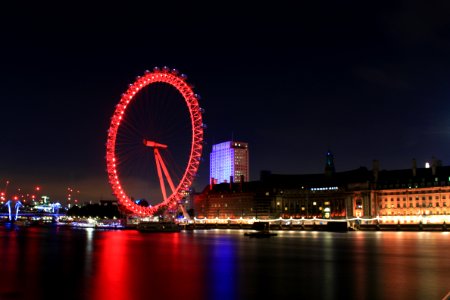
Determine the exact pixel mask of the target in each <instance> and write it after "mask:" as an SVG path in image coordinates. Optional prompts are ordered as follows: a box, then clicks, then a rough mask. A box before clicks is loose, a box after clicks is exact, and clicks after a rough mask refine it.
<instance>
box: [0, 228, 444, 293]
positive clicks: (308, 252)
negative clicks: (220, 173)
mask: <svg viewBox="0 0 450 300" xmlns="http://www.w3.org/2000/svg"><path fill="white" fill-rule="evenodd" d="M243 233H244V231H242V230H199V231H194V232H192V231H191V232H190V231H182V232H180V233H161V234H160V233H154V234H143V233H139V232H137V231H135V230H93V229H75V230H74V229H70V228H61V227H60V228H57V227H55V228H39V227H29V228H8V227H0V258H1V259H0V299H2V300H3V299H83V300H85V299H86V300H90V299H92V300H94V299H95V300H102V299H108V300H111V299H199V300H201V299H256V298H260V297H261V298H262V297H264V298H266V299H267V298H269V299H270V298H273V299H281V298H284V297H291V298H293V297H295V298H298V299H300V298H302V299H442V297H444V295H446V294H447V293H448V292H449V291H450V281H449V280H448V278H449V277H448V274H450V255H448V245H449V242H448V241H449V238H450V236H449V233H448V232H348V233H331V232H305V231H303V232H278V236H276V237H272V238H269V239H254V238H248V237H245V236H244V235H243ZM61 290H62V291H65V292H63V293H61V292H60V291H61Z"/></svg>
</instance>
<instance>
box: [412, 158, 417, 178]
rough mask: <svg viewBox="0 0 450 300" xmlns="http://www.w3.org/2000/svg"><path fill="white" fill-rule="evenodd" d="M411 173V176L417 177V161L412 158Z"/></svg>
mask: <svg viewBox="0 0 450 300" xmlns="http://www.w3.org/2000/svg"><path fill="white" fill-rule="evenodd" d="M412 173H413V176H414V177H416V175H417V161H416V159H415V158H413V160H412Z"/></svg>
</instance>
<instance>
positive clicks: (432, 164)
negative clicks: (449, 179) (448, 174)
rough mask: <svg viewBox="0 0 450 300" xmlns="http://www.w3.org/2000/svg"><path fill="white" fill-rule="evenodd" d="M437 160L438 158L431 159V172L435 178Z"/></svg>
mask: <svg viewBox="0 0 450 300" xmlns="http://www.w3.org/2000/svg"><path fill="white" fill-rule="evenodd" d="M436 167H437V159H436V157H434V156H433V157H432V158H431V172H432V174H433V176H436Z"/></svg>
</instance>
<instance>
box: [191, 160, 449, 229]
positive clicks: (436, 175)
mask: <svg viewBox="0 0 450 300" xmlns="http://www.w3.org/2000/svg"><path fill="white" fill-rule="evenodd" d="M194 199H195V200H194V203H195V204H194V210H195V214H196V216H197V217H198V218H221V219H223V218H230V219H233V218H258V219H277V218H283V219H289V218H294V219H299V218H305V219H310V218H324V219H328V218H333V219H337V218H361V219H362V220H364V219H366V220H370V219H372V220H373V219H375V218H376V219H377V221H379V222H382V223H420V222H427V223H443V222H447V223H448V222H449V221H450V209H449V204H450V167H448V166H432V167H431V168H417V167H416V166H415V163H413V167H412V168H411V169H402V170H381V171H380V170H379V165H378V162H377V161H374V164H373V168H372V170H369V169H367V168H365V167H361V168H359V169H356V170H351V171H346V172H333V173H331V172H328V171H326V172H324V174H306V175H283V174H271V173H270V172H264V173H261V178H260V180H259V181H252V182H240V183H236V182H231V183H230V182H229V183H221V184H214V183H211V184H210V185H209V186H208V187H207V188H205V189H204V191H203V192H202V193H200V194H198V195H196V196H195V197H194Z"/></svg>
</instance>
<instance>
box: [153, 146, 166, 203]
mask: <svg viewBox="0 0 450 300" xmlns="http://www.w3.org/2000/svg"><path fill="white" fill-rule="evenodd" d="M154 153H155V162H156V169H157V170H158V178H159V184H160V186H161V191H162V194H163V199H164V201H166V200H167V194H166V187H165V185H164V178H163V177H162V176H163V175H162V172H161V163H160V161H159V159H158V156H159V153H158V149H157V148H155V150H154Z"/></svg>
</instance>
